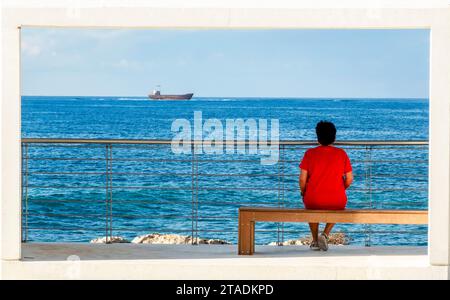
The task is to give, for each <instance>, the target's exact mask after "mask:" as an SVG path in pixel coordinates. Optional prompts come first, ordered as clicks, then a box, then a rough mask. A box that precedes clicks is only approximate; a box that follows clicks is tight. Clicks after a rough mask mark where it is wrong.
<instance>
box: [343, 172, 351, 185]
mask: <svg viewBox="0 0 450 300" xmlns="http://www.w3.org/2000/svg"><path fill="white" fill-rule="evenodd" d="M352 182H353V172H348V173H345V174H344V187H345V189H347V188H348V187H349V186H350V185H351V184H352Z"/></svg>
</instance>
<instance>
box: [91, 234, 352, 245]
mask: <svg viewBox="0 0 450 300" xmlns="http://www.w3.org/2000/svg"><path fill="white" fill-rule="evenodd" d="M193 241H194V242H197V243H198V244H204V245H230V244H231V243H229V242H228V241H225V240H221V239H205V238H196V239H194V240H193V238H192V237H191V236H188V235H179V234H160V233H151V234H144V235H140V236H137V237H135V238H134V239H132V240H131V241H129V240H127V239H125V238H123V237H121V236H113V237H111V238H109V237H108V240H107V239H106V238H105V237H101V238H96V239H93V240H91V241H90V243H93V244H105V243H106V242H108V243H132V244H159V245H162V244H164V245H186V244H191V243H192V242H193ZM311 241H312V238H311V237H310V236H306V237H301V238H299V239H297V240H288V241H284V242H283V243H282V245H283V246H305V245H310V244H311ZM349 243H350V239H349V238H348V237H347V235H345V234H344V233H342V232H337V233H332V234H331V235H330V240H329V244H330V245H339V246H343V245H348V244H349ZM268 245H271V246H276V245H278V243H277V242H271V243H269V244H268Z"/></svg>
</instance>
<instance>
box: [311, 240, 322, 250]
mask: <svg viewBox="0 0 450 300" xmlns="http://www.w3.org/2000/svg"><path fill="white" fill-rule="evenodd" d="M309 250H312V251H319V250H320V248H319V244H318V243H317V242H311V244H310V245H309Z"/></svg>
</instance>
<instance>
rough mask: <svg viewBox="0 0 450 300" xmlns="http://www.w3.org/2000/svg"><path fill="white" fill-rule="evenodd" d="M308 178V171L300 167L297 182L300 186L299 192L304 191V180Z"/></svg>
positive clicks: (302, 192) (303, 192)
mask: <svg viewBox="0 0 450 300" xmlns="http://www.w3.org/2000/svg"><path fill="white" fill-rule="evenodd" d="M307 179H308V171H306V170H303V169H301V172H300V176H299V177H298V184H299V186H300V192H301V194H302V197H303V195H304V194H305V192H306V180H307Z"/></svg>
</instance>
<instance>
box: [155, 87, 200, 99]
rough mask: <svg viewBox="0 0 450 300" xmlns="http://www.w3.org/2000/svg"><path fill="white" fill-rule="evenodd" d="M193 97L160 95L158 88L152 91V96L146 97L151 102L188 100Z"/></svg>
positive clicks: (190, 95)
mask: <svg viewBox="0 0 450 300" xmlns="http://www.w3.org/2000/svg"><path fill="white" fill-rule="evenodd" d="M192 96H194V94H193V93H189V94H182V95H162V94H161V90H160V88H159V86H158V87H157V88H156V89H154V90H153V92H152V94H150V95H148V97H149V98H150V99H153V100H190V99H191V98H192Z"/></svg>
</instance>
